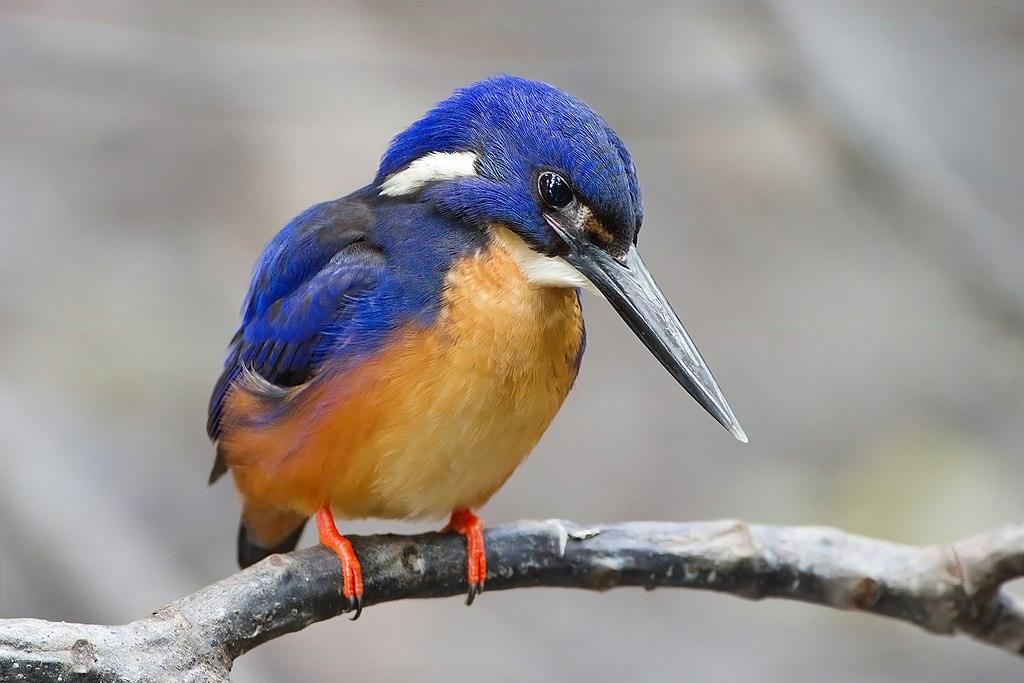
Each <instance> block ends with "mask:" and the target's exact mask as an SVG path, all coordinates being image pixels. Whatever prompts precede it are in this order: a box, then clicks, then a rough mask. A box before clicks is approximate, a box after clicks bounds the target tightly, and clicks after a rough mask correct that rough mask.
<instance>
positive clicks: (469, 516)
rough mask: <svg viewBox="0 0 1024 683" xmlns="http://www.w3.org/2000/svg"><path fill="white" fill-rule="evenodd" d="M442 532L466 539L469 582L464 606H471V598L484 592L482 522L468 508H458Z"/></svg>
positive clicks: (485, 573)
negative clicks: (455, 534) (458, 535)
mask: <svg viewBox="0 0 1024 683" xmlns="http://www.w3.org/2000/svg"><path fill="white" fill-rule="evenodd" d="M442 531H454V532H456V533H459V534H462V535H463V536H465V537H466V565H467V572H466V573H467V577H466V578H467V579H468V580H469V593H468V594H467V595H466V604H467V605H472V604H473V598H475V597H476V596H477V595H479V594H480V593H483V592H484V581H485V580H486V579H487V554H486V553H485V551H484V522H483V520H482V519H480V518H479V517H477V516H476V515H474V514H473V513H472V512H470V511H469V509H468V508H459V509H458V510H455V511H454V512H453V513H452V518H451V521H449V522H448V526H446V527H445V528H444V529H442Z"/></svg>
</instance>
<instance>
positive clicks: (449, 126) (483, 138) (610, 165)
mask: <svg viewBox="0 0 1024 683" xmlns="http://www.w3.org/2000/svg"><path fill="white" fill-rule="evenodd" d="M427 155H434V156H433V158H434V160H435V161H436V162H440V163H439V164H438V166H440V167H441V168H437V167H435V168H433V169H430V171H431V172H437V173H436V175H435V176H431V175H430V174H429V173H428V174H427V176H426V177H432V178H434V177H436V178H439V180H433V181H430V182H426V183H423V184H422V185H421V186H419V187H415V188H414V189H415V190H417V191H420V200H421V201H428V202H431V203H434V204H436V205H438V206H439V207H441V208H443V209H444V210H446V211H447V212H450V213H452V214H454V215H457V216H458V217H460V218H463V219H465V220H468V221H472V222H474V223H478V224H480V225H487V224H491V223H500V224H503V225H505V226H507V227H509V228H510V229H511V230H513V231H514V232H516V233H517V234H519V235H520V236H521V237H522V238H523V239H524V240H525V241H526V242H527V243H528V244H530V245H531V246H532V247H534V248H536V249H538V250H540V251H542V252H544V253H547V254H556V253H561V252H562V251H563V250H564V246H565V245H564V243H563V241H562V240H561V239H560V238H559V237H558V235H557V234H556V232H555V231H554V230H553V229H552V227H551V226H550V224H549V223H548V221H547V220H545V217H544V212H545V211H546V210H551V209H556V208H560V209H562V210H563V211H564V210H565V209H566V207H552V206H550V205H549V204H546V202H545V197H544V196H543V195H542V192H546V193H549V194H550V192H551V190H552V188H551V187H550V185H551V183H552V182H554V183H559V180H558V179H562V180H564V182H565V183H566V185H567V186H568V189H569V190H570V191H571V192H572V197H573V200H574V201H575V202H576V206H575V207H573V208H574V209H575V210H581V209H583V207H586V210H587V211H588V216H587V217H588V218H590V222H589V223H588V227H589V228H590V229H591V230H592V231H593V233H594V237H596V238H598V239H599V240H603V241H604V242H605V243H606V244H607V246H608V247H609V248H611V249H612V250H613V251H615V252H618V253H620V254H624V253H625V251H626V249H627V248H628V246H629V245H630V244H633V243H634V242H635V240H636V234H637V231H638V230H639V229H640V224H641V222H642V221H643V207H642V203H641V198H640V186H639V184H638V183H637V178H636V169H635V168H634V166H633V161H632V159H631V158H630V156H629V152H627V151H626V148H625V146H624V145H623V144H622V141H621V140H620V139H619V137H618V136H617V135H616V134H615V132H614V131H613V130H612V129H611V128H610V127H609V126H608V124H606V123H605V122H604V121H603V120H602V119H601V117H599V116H598V115H597V114H596V113H594V111H593V110H592V109H591V108H590V107H588V106H587V105H585V104H584V103H582V102H580V101H579V100H577V99H576V98H574V97H572V96H571V95H569V94H568V93H566V92H564V91H562V90H559V89H558V88H555V87H553V86H551V85H548V84H546V83H540V82H537V81H531V80H527V79H525V78H520V77H517V76H496V77H494V78H489V79H487V80H484V81H480V82H478V83H474V84H473V85H470V86H468V87H466V88H463V89H461V90H458V91H456V92H455V94H453V95H452V96H451V97H449V98H448V99H446V100H444V101H443V102H441V103H440V104H438V105H437V106H436V107H435V108H434V109H432V110H431V111H430V112H428V113H427V114H426V116H424V117H423V118H421V119H420V120H419V121H417V122H415V123H414V124H412V125H411V126H410V127H409V128H408V129H407V130H405V131H404V132H403V133H401V134H400V135H398V136H397V137H396V138H395V139H394V141H393V142H392V143H391V146H390V147H389V148H388V150H387V152H386V153H385V155H384V158H383V159H382V160H381V164H380V169H379V170H378V172H377V179H376V184H377V185H378V186H380V185H382V184H384V183H386V182H387V179H388V178H389V177H394V176H395V175H396V174H398V173H400V172H401V171H403V170H404V169H409V168H410V165H411V164H414V163H416V162H417V160H419V159H424V157H426V156H427ZM445 162H451V163H450V165H448V166H445ZM460 163H461V168H460ZM446 172H447V173H449V175H447V176H446V175H445V173H446ZM546 173H547V175H545V174H546ZM551 174H556V175H557V176H558V178H552V175H551ZM413 175H414V176H415V175H416V174H413ZM418 177H423V176H418ZM542 180H543V181H544V183H543V184H544V185H546V187H545V188H542V187H541V185H542V182H541V181H542ZM403 189H405V187H401V188H399V191H401V190H403ZM554 190H555V191H556V192H557V191H560V186H559V187H555V188H554ZM584 223H586V221H584Z"/></svg>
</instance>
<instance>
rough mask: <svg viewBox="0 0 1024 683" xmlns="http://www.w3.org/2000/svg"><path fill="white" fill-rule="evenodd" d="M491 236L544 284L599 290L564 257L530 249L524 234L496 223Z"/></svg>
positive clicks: (521, 267) (525, 272) (530, 278)
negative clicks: (522, 235) (546, 254)
mask: <svg viewBox="0 0 1024 683" xmlns="http://www.w3.org/2000/svg"><path fill="white" fill-rule="evenodd" d="M491 235H492V236H493V238H494V241H495V242H496V243H498V244H500V245H501V246H502V247H504V248H505V249H506V250H507V251H508V253H509V254H511V255H512V258H513V259H515V262H516V263H517V264H518V265H519V270H521V271H523V275H524V276H525V277H526V279H527V280H528V281H530V282H532V283H533V284H535V285H538V286H540V287H559V288H569V289H575V288H577V287H582V288H583V289H587V290H590V291H591V292H596V291H597V289H596V288H595V287H594V285H593V284H591V282H590V280H588V279H587V278H585V277H584V276H583V273H581V272H580V271H578V270H576V269H575V268H573V267H572V266H571V265H569V262H568V261H566V260H565V259H564V258H562V257H560V256H545V255H544V254H541V253H538V252H536V251H534V250H533V249H531V248H530V245H529V244H527V243H526V242H525V241H524V240H523V238H522V237H520V236H519V235H517V234H515V233H514V232H512V231H511V230H509V229H508V228H506V227H503V226H492V227H491Z"/></svg>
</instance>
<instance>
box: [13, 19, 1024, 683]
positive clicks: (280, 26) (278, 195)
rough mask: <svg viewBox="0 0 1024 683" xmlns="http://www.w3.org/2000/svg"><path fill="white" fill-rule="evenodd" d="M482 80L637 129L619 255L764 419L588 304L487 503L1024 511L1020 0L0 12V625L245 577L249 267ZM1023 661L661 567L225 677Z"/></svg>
mask: <svg viewBox="0 0 1024 683" xmlns="http://www.w3.org/2000/svg"><path fill="white" fill-rule="evenodd" d="M501 71H508V72H515V73H520V74H524V75H527V76H530V77H534V78H538V79H542V80H547V81H550V82H552V83H555V84H557V85H559V86H562V87H564V88H566V89H568V90H570V91H571V92H573V93H574V94H576V95H577V96H579V97H581V98H582V99H584V100H586V101H587V102H589V103H590V104H591V105H592V106H593V107H594V108H595V109H596V110H597V111H598V112H600V113H601V114H602V115H603V116H604V117H605V118H606V119H607V120H608V121H609V122H610V123H611V125H612V126H613V127H615V128H616V130H617V131H618V132H619V134H620V135H621V136H622V138H623V139H624V140H625V141H626V143H627V145H628V146H629V148H630V150H631V151H632V153H633V156H634V158H635V160H636V165H637V167H638V169H639V173H640V176H641V182H642V183H643V187H644V191H645V197H646V205H647V219H646V222H645V228H644V231H643V234H642V235H641V247H642V250H643V251H644V253H645V254H646V255H647V257H646V258H647V261H648V263H649V265H650V266H651V268H652V269H653V270H654V272H655V274H656V275H658V277H659V279H660V281H661V283H662V285H663V286H664V288H665V289H666V291H667V292H668V294H669V298H670V299H671V300H672V301H673V302H675V304H676V306H677V308H678V310H679V311H680V313H681V315H682V317H683V319H684V321H685V322H686V323H687V325H688V327H689V328H690V331H691V333H692V334H693V336H694V337H695V339H696V340H697V342H698V343H699V344H700V346H701V348H702V349H703V351H704V352H705V355H706V356H707V358H708V360H709V362H710V364H711V365H712V367H713V368H714V369H715V371H716V374H717V376H718V378H719V380H720V381H721V383H722V385H723V387H724V388H725V390H726V393H727V394H728V396H729V397H730V400H731V401H732V403H733V405H734V407H735V409H736V412H737V414H738V415H739V416H740V418H741V420H742V421H743V424H744V426H745V427H746V429H747V431H748V433H749V434H750V437H751V443H750V445H749V446H747V447H743V446H741V445H740V444H737V443H736V442H734V441H733V440H732V438H731V437H729V435H728V434H727V433H726V432H725V431H724V430H722V429H721V428H720V427H718V425H716V424H715V423H714V422H713V421H712V420H711V419H710V418H709V417H708V416H707V415H705V414H704V413H703V411H702V410H700V408H699V407H698V406H697V405H696V404H695V403H694V402H693V401H692V400H691V399H690V398H689V397H688V396H687V395H686V394H685V392H683V391H682V390H681V389H680V388H679V387H678V386H676V385H675V384H674V383H673V381H672V380H671V379H670V378H669V376H668V375H667V373H665V372H664V371H663V370H662V369H661V368H660V367H659V366H658V365H657V363H656V362H655V361H654V360H653V359H652V358H651V357H650V356H649V354H648V353H647V352H646V351H645V350H644V349H643V348H642V347H641V345H640V344H639V343H638V342H637V341H636V340H635V339H634V338H633V336H632V335H631V334H630V333H629V332H628V331H627V330H626V328H625V326H624V325H623V324H622V323H621V321H620V320H618V318H617V317H616V316H615V315H614V313H612V312H611V311H610V309H608V308H607V307H606V306H605V305H604V304H603V303H602V302H601V301H599V300H596V299H593V298H587V299H586V300H585V302H584V307H585V311H586V315H587V322H588V326H589V332H590V337H589V339H590V345H589V350H588V353H587V356H586V358H585V360H584V364H583V371H582V374H581V377H580V380H579V382H578V384H577V387H576V389H575V390H574V392H573V394H572V395H571V396H570V398H569V400H568V402H567V404H566V406H565V408H564V409H563V410H562V413H561V415H560V416H559V418H558V419H557V420H556V421H555V423H554V425H553V426H552V428H551V429H550V431H549V432H548V434H547V435H546V436H545V438H544V440H543V441H542V442H541V444H540V446H539V447H538V448H537V449H536V451H535V452H534V454H533V455H532V457H531V458H530V459H529V460H528V461H527V462H526V464H525V465H524V466H523V467H522V468H521V469H520V470H519V471H518V473H517V474H516V475H515V476H514V477H513V478H512V480H511V481H510V482H509V484H508V485H507V486H506V487H505V488H504V489H503V490H502V491H501V492H500V493H499V494H498V495H497V496H496V497H495V499H494V500H493V501H492V502H491V504H490V505H489V506H488V507H487V508H485V509H484V510H483V515H484V518H485V520H487V521H488V522H489V523H500V522H505V521H510V520H514V519H518V518H524V517H533V518H548V517H565V518H571V519H574V520H578V521H581V522H587V521H613V520H628V519H668V520H689V519H707V518H719V517H739V518H744V519H748V520H751V521H758V522H766V523H778V524H827V525H837V526H840V527H843V528H845V529H848V530H850V531H854V532H859V533H863V534H871V535H875V536H879V537H882V538H886V539H891V540H895V541H902V542H908V543H930V542H939V541H948V540H953V539H955V538H957V537H959V536H962V535H967V534H971V533H973V532H977V531H981V530H983V529H985V528H986V527H990V526H995V525H999V524H1003V523H1007V522H1011V521H1014V520H1020V519H1022V518H1024V496H1022V491H1024V420H1022V416H1024V266H1022V265H1021V264H1020V261H1021V260H1022V259H1024V222H1022V218H1021V217H1022V216H1024V3H1021V2H963V3H955V2H942V3H924V2H913V3H910V2H900V3H889V2H867V3H856V4H832V3H825V2H814V3H795V2H777V3H773V2H766V3H752V4H724V5H723V4H719V3H716V4H690V5H680V4H676V3H646V2H639V3H629V4H618V3H606V2H602V3H569V4H558V3H552V2H536V3H523V4H509V5H505V4H490V3H484V4H472V5H471V4H463V3H460V2H437V3H410V4H405V3H394V2H386V3H379V4H337V5H299V6H295V5H288V6H287V7H286V6H285V5H284V4H282V5H281V6H278V5H275V4H273V3H268V2H261V3H258V4H255V5H248V6H242V5H235V6H231V7H229V8H223V9H212V8H208V7H206V6H205V4H200V3H173V4H172V3H153V4H148V5H141V4H140V5H136V4H134V3H125V4H121V3H115V2H111V3H102V4H97V5H87V4H86V3H60V2H57V3H44V2H28V3H13V4H12V3H5V4H4V5H3V6H2V7H0V206H2V207H3V216H4V218H3V220H2V222H0V236H2V240H0V351H2V353H0V616H35V617H42V618H48V619H64V620H76V621H90V622H111V623H113V622H124V621H127V620H131V619H133V618H136V617H139V616H141V615H144V614H147V613H148V612H149V611H151V610H152V609H154V608H155V607H157V606H159V605H160V604H162V603H164V602H166V601H169V600H171V599H173V598H175V597H178V596H179V595H181V594H183V593H185V592H188V591H190V590H192V589H195V588H197V587H199V586H201V585H203V584H206V583H209V582H211V581H213V580H215V579H217V578H220V577H221V576H223V575H226V574H228V573H230V572H231V571H233V569H234V564H233V562H234V559H233V558H234V537H235V529H236V521H237V502H236V500H235V498H234V494H233V491H232V490H231V487H230V485H228V484H221V485H218V486H216V487H214V488H213V489H208V488H207V487H206V484H205V482H206V476H207V472H208V470H209V467H210V463H211V458H212V449H211V447H210V445H209V443H208V442H207V440H206V436H205V434H204V432H203V424H204V421H205V417H206V416H205V410H206V400H207V396H208V393H209V390H210V388H211V386H212V383H213V381H214V380H215V379H216V377H217V374H218V371H219V367H220V363H221V360H222V356H223V351H224V348H225V346H226V343H227V341H228V339H229V337H230V336H231V334H232V332H233V330H234V328H235V325H236V322H237V315H238V314H237V311H238V307H239V304H240V302H241V298H242V295H243V293H244V289H245V287H246V284H247V280H248V276H249V269H250V266H251V264H252V263H253V261H254V260H255V258H256V256H257V255H258V253H259V250H260V248H261V246H262V245H263V243H264V242H265V241H266V240H268V239H269V238H270V236H271V235H272V234H273V233H274V232H275V231H276V230H277V229H278V228H279V227H280V226H281V225H283V224H284V223H285V222H286V221H287V220H288V219H289V218H290V217H292V216H293V215H294V214H296V213H298V212H299V211H300V210H301V209H303V208H305V207H306V206H308V205H310V204H313V203H315V202H317V201H320V200H322V199H326V198H331V197H336V196H340V195H342V194H346V193H347V192H349V191H350V190H353V189H355V188H357V187H359V186H361V185H363V184H364V183H365V182H367V181H368V180H370V179H371V178H372V176H373V173H374V170H375V168H376V163H377V160H378V158H379V156H380V154H381V153H382V152H383V150H384V148H385V145H386V143H387V141H388V140H389V139H390V137H391V136H392V135H394V134H395V133H396V132H398V131H399V130H401V129H402V128H403V127H405V126H406V125H407V124H408V123H409V122H411V121H412V120H413V119H415V118H416V117H418V116H419V115H420V114H421V113H422V112H423V111H425V110H426V109H427V108H428V107H429V106H431V104H432V103H433V102H435V101H437V100H439V99H441V98H443V97H445V96H446V95H447V94H448V93H449V92H450V91H451V90H452V89H453V88H455V87H457V86H459V85H463V84H466V83H469V82H472V81H474V80H476V79H478V78H481V77H483V76H486V75H489V74H491V73H495V72H501ZM422 528H426V527H425V526H422V525H420V526H415V527H414V526H403V525H398V524H377V523H357V524H351V525H348V526H346V527H345V529H347V530H349V531H355V532H367V531H372V530H383V529H386V530H397V531H402V532H407V531H411V530H414V529H422ZM313 541H314V538H313V535H312V534H308V535H307V537H306V542H307V543H312V542H313ZM1019 675H1020V665H1019V662H1018V661H1015V660H1013V659H1012V658H1011V657H1009V656H1007V655H1004V654H1002V653H1000V652H997V651H995V650H992V649H989V648H986V647H984V646H981V645H977V644H975V643H973V642H971V641H969V640H967V639H965V638H958V639H944V638H937V637H934V636H929V635H926V634H925V633H923V632H918V631H917V630H915V629H914V628H912V627H908V626H906V625H903V624H897V623H894V622H888V621H884V620H880V619H878V618H874V617H865V616H861V615H857V614H847V613H839V612H833V611H830V610H826V609H822V608H818V607H810V606H805V605H799V604H788V603H780V602H765V603H760V604H758V603H751V602H746V601H742V600H738V599H735V598H732V597H728V596H721V595H712V594H700V593H695V592H683V591H667V590H665V591H657V592H654V593H648V592H644V591H640V590H621V591H615V592H612V593H609V594H605V595H597V594H590V593H585V592H576V591H568V590H529V591H513V592H506V593H503V594H499V593H492V594H486V595H485V596H484V597H483V599H482V600H480V601H478V602H477V604H476V605H475V606H474V607H473V608H472V609H466V608H465V607H463V606H462V604H461V601H460V600H457V599H451V600H434V601H426V602H403V603H399V604H391V605H385V606H380V607H374V608H371V609H370V610H368V611H367V613H366V614H365V615H364V616H363V618H362V619H361V620H360V621H359V622H358V623H357V624H351V623H349V622H348V621H346V620H344V619H338V620H334V621H331V622H329V623H324V624H319V625H316V626H314V627H312V628H310V629H308V630H306V631H304V632H302V633H300V634H296V635H293V636H290V637H287V638H283V639H281V640H278V641H275V642H273V643H271V644H268V645H266V646H264V647H261V648H259V649H258V650H257V651H255V652H253V653H251V654H249V655H246V656H244V657H243V658H242V659H241V660H239V662H238V664H237V667H236V677H237V680H238V681H242V682H246V681H248V682H256V681H258V682H264V681H321V680H339V679H350V678H351V679H354V680H381V681H387V680H451V681H474V680H484V679H485V680H497V681H505V680H509V681H513V680H541V681H562V680H608V681H620V680H665V679H668V680H674V679H682V678H686V679H689V680H737V681H747V680H750V681H775V680H778V681H790V680H811V681H813V680H825V679H827V680H838V681H860V680H897V679H898V680H911V681H913V680H918V681H963V680H968V679H969V680H973V681H1000V680H1011V679H1014V680H1020V679H1019Z"/></svg>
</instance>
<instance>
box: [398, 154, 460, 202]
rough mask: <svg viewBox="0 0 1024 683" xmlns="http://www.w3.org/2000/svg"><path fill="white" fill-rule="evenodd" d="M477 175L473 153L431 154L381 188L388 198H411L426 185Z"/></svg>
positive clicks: (399, 173) (412, 164)
mask: <svg viewBox="0 0 1024 683" xmlns="http://www.w3.org/2000/svg"><path fill="white" fill-rule="evenodd" d="M475 175H476V153H475V152H430V153H429V154H425V155H423V156H421V157H420V158H419V159H416V160H415V161H413V162H412V163H411V164H409V165H408V166H406V167H405V168H404V169H402V170H401V171H398V172H397V173H392V174H391V175H389V176H388V177H387V178H385V179H384V182H383V183H381V184H380V193H381V194H382V195H385V196H388V197H399V196H401V195H405V194H412V193H413V192H416V191H417V190H419V189H420V188H421V187H423V186H424V185H426V184H427V183H429V182H433V181H435V180H451V179H452V178H460V177H464V176H475Z"/></svg>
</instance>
